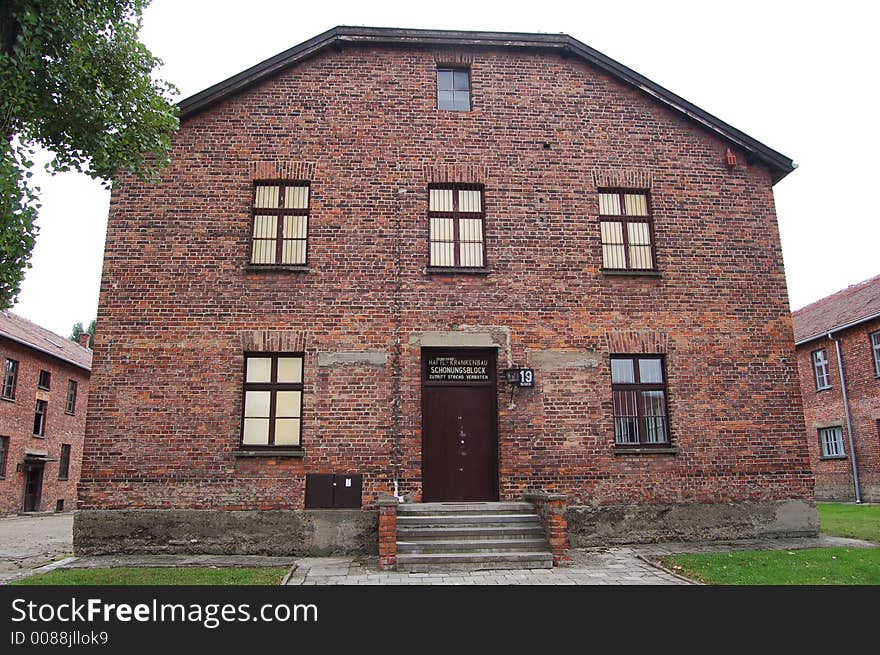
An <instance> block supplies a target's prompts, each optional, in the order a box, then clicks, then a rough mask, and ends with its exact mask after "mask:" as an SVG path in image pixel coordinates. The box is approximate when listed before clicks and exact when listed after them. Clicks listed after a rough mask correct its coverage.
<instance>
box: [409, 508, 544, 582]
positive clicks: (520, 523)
mask: <svg viewBox="0 0 880 655" xmlns="http://www.w3.org/2000/svg"><path fill="white" fill-rule="evenodd" d="M552 566H553V557H552V555H551V553H550V546H549V544H548V543H547V538H546V537H545V535H544V530H543V528H542V527H541V520H540V518H539V517H538V515H537V513H536V512H535V508H534V507H533V506H532V505H531V504H530V503H520V502H503V503H473V502H469V503H413V504H403V505H399V506H398V509H397V570H398V571H409V572H421V573H428V572H434V571H475V570H492V569H537V568H541V569H543V568H550V567H552Z"/></svg>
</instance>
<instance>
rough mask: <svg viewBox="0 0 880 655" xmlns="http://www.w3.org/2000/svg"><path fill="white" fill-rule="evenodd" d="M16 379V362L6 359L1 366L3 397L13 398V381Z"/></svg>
mask: <svg viewBox="0 0 880 655" xmlns="http://www.w3.org/2000/svg"><path fill="white" fill-rule="evenodd" d="M17 380H18V362H17V361H15V360H14V359H7V360H6V365H5V366H4V368H3V389H2V394H3V398H6V399H7V400H15V383H16V381H17Z"/></svg>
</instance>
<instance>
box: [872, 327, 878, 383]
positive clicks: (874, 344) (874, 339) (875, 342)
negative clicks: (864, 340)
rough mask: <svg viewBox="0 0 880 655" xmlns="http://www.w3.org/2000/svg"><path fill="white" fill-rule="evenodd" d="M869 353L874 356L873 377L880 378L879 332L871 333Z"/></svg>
mask: <svg viewBox="0 0 880 655" xmlns="http://www.w3.org/2000/svg"><path fill="white" fill-rule="evenodd" d="M871 352H872V353H873V354H874V375H877V376H880V330H878V331H877V332H872V333H871Z"/></svg>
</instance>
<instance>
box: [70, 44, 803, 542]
mask: <svg viewBox="0 0 880 655" xmlns="http://www.w3.org/2000/svg"><path fill="white" fill-rule="evenodd" d="M180 108H181V128H180V131H179V133H178V134H177V135H176V136H175V139H174V145H173V152H172V164H171V166H170V167H169V168H168V169H166V170H164V171H163V172H162V175H161V179H160V180H159V181H158V182H157V183H149V182H142V181H138V180H135V179H133V178H131V177H126V176H121V177H120V178H119V179H118V180H116V181H115V182H114V187H113V196H112V200H111V208H110V217H109V225H108V232H107V241H106V254H105V260H104V269H103V278H102V283H101V296H100V303H99V304H100V307H99V322H100V325H101V330H100V332H99V334H98V336H97V340H96V344H95V376H94V380H93V385H94V391H93V393H92V394H91V397H90V412H89V419H88V425H87V437H86V445H85V461H84V468H83V475H82V480H81V483H80V507H81V509H82V511H81V512H79V513H78V516H77V520H76V521H77V523H76V525H77V531H76V537H75V540H76V541H75V545H76V548H77V550H78V552H100V551H113V550H131V551H138V550H141V551H149V550H152V551H174V550H178V551H187V550H189V551H203V552H204V551H228V552H232V551H238V552H307V551H308V552H320V551H324V552H326V551H328V550H337V551H341V550H363V549H367V550H375V549H376V539H377V536H376V521H377V519H376V516H377V510H376V507H377V497H378V496H379V495H380V494H383V493H384V494H389V493H396V494H398V495H400V496H404V495H407V496H409V497H410V498H411V499H412V500H414V501H415V502H419V501H423V500H446V501H457V500H495V499H503V500H512V499H518V498H520V497H521V496H522V494H523V493H524V492H526V491H529V490H540V491H543V492H546V493H552V494H554V496H553V498H554V500H553V502H554V503H557V505H556V506H558V503H559V502H561V501H560V500H558V499H559V498H561V497H564V498H565V501H566V502H567V510H566V519H567V524H568V529H569V538H570V541H571V542H572V543H573V544H587V543H601V542H613V541H617V542H620V541H640V540H651V539H658V538H684V539H687V538H703V537H732V536H746V535H755V534H803V533H814V532H815V531H816V529H817V522H816V514H815V508H814V506H813V478H812V475H811V472H810V468H809V454H808V449H807V444H806V443H805V441H804V438H803V434H804V427H803V409H802V406H801V400H800V393H799V388H798V381H797V369H796V364H795V356H794V347H793V345H792V344H793V340H792V328H791V317H790V314H789V310H788V298H787V292H786V286H785V278H784V272H783V264H782V257H781V252H780V243H779V235H778V229H777V223H776V216H775V210H774V202H773V191H772V187H773V185H774V184H775V182H776V181H778V180H779V179H781V178H782V177H784V176H785V175H786V174H788V173H789V172H790V171H791V170H792V169H793V164H792V162H791V160H790V159H788V158H786V157H784V156H783V155H780V154H779V153H777V152H775V151H773V150H771V149H770V148H768V147H767V146H765V145H763V144H761V143H759V142H757V141H756V140H754V139H752V138H750V137H749V136H747V135H745V134H743V133H742V132H740V131H738V130H736V129H735V128H733V127H731V126H729V125H727V124H726V123H724V122H722V121H720V120H719V119H717V118H715V117H713V116H711V115H709V114H708V113H706V112H704V111H702V110H700V109H699V108H698V107H695V106H694V105H692V104H690V103H689V102H687V101H686V100H684V99H682V98H680V97H678V96H676V95H674V94H672V93H670V92H669V91H667V90H665V89H663V88H662V87H660V86H658V85H657V84H655V83H653V82H651V81H650V80H647V79H645V78H644V77H642V76H640V75H639V74H638V73H636V72H634V71H632V70H630V69H628V68H626V67H625V66H623V65H621V64H619V63H618V62H615V61H613V60H611V59H609V58H607V57H605V56H604V55H602V54H601V53H598V52H596V51H595V50H592V49H591V48H589V47H587V46H585V45H584V44H582V43H580V42H579V41H577V40H575V39H572V38H571V37H568V36H564V35H535V34H501V33H492V32H444V31H421V30H395V29H373V28H335V29H333V30H330V31H328V32H326V33H324V34H321V35H319V36H317V37H315V38H314V39H311V40H310V41H307V42H305V43H303V44H300V45H299V46H296V47H294V48H292V49H291V50H289V51H287V52H284V53H281V54H280V55H278V56H276V57H274V58H272V59H270V60H267V61H266V62H263V63H261V64H258V65H257V66H255V67H253V68H251V69H249V70H246V71H244V72H242V73H241V74H239V75H237V76H235V77H233V78H230V79H229V80H227V81H225V82H222V83H220V84H218V85H216V86H215V87H212V88H210V89H207V90H206V91H204V92H202V93H200V94H197V95H196V96H193V97H191V98H189V99H187V100H184V101H182V102H181V103H180ZM508 376H510V378H511V379H514V380H515V381H516V383H517V384H518V385H519V384H521V385H526V386H515V385H514V384H511V383H510V382H508ZM530 383H531V386H528V385H529V384H530ZM334 476H335V477H334ZM334 485H335V486H334ZM332 508H335V509H332Z"/></svg>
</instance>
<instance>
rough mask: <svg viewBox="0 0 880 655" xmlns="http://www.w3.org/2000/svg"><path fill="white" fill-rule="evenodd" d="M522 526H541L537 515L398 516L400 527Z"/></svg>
mask: <svg viewBox="0 0 880 655" xmlns="http://www.w3.org/2000/svg"><path fill="white" fill-rule="evenodd" d="M509 524H516V525H520V526H531V525H540V524H541V520H540V519H539V518H538V515H537V514H477V513H471V514H444V515H442V516H433V515H430V514H428V515H421V514H411V515H410V514H398V516H397V525H398V526H400V527H416V526H447V525H448V526H453V525H455V526H463V525H472V526H481V525H482V526H485V525H509Z"/></svg>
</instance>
